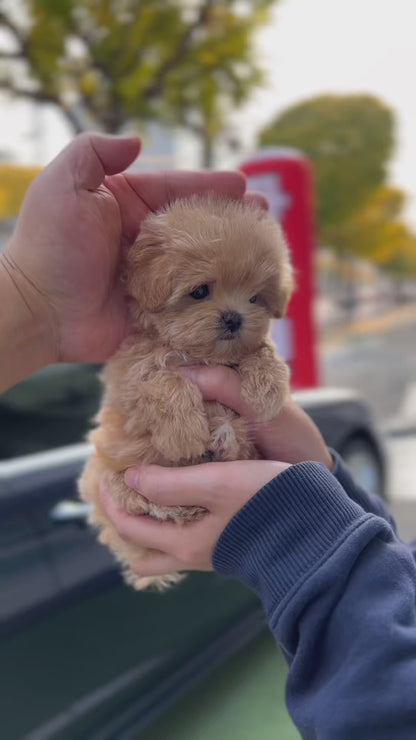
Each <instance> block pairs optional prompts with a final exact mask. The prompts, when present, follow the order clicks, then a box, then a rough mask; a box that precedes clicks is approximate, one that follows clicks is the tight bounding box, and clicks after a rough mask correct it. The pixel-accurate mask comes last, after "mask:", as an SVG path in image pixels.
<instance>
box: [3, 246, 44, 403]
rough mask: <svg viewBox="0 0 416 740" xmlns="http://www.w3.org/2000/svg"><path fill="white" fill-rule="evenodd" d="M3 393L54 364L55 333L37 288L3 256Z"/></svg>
mask: <svg viewBox="0 0 416 740" xmlns="http://www.w3.org/2000/svg"><path fill="white" fill-rule="evenodd" d="M0 296H1V305H2V309H1V311H0V392H1V393H2V392H3V391H5V390H7V388H10V387H12V386H13V385H15V384H16V383H18V382H19V381H20V380H23V379H24V378H25V377H27V376H28V375H30V374H31V373H33V372H35V371H36V370H38V369H39V368H41V367H44V366H45V365H47V364H49V363H50V362H53V361H54V359H55V358H54V350H53V347H54V330H53V327H52V325H51V321H50V319H49V318H48V311H47V310H46V309H44V308H42V305H41V302H40V301H39V298H38V296H36V289H35V288H34V287H33V286H31V285H30V284H28V283H27V281H26V282H24V281H23V280H22V278H21V276H20V275H19V273H18V271H17V270H16V268H15V267H14V265H13V262H12V261H10V260H9V259H8V258H7V256H6V254H3V255H1V257H0Z"/></svg>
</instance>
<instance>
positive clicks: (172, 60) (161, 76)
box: [144, 0, 213, 98]
mask: <svg viewBox="0 0 416 740" xmlns="http://www.w3.org/2000/svg"><path fill="white" fill-rule="evenodd" d="M212 3H213V0H205V2H204V3H203V4H202V6H201V8H200V11H199V13H198V15H197V17H196V19H195V21H194V23H191V24H190V25H189V26H188V28H187V29H186V31H185V33H184V34H183V36H182V38H181V39H180V40H179V42H178V45H177V47H176V49H175V51H174V52H173V54H171V56H170V57H168V59H165V61H164V62H163V64H162V65H161V67H160V69H159V70H158V72H157V73H156V76H155V78H154V80H153V81H152V82H151V84H150V85H148V87H147V88H146V90H144V97H145V98H153V97H157V96H158V95H160V93H161V92H162V89H163V85H164V82H165V79H166V77H167V75H168V74H169V72H170V71H171V70H172V69H174V67H175V66H176V65H177V64H178V63H179V62H180V61H182V59H183V58H184V56H186V54H187V52H188V50H189V47H190V45H191V42H192V38H193V36H194V34H195V32H196V31H197V30H199V29H200V28H202V26H203V25H204V23H205V22H206V20H207V18H208V15H209V11H210V9H211V7H212Z"/></svg>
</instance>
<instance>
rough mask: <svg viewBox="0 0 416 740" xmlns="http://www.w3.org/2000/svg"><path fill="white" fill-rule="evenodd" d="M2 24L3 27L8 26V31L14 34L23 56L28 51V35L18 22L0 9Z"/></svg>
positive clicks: (0, 21) (0, 22) (0, 24)
mask: <svg viewBox="0 0 416 740" xmlns="http://www.w3.org/2000/svg"><path fill="white" fill-rule="evenodd" d="M0 26H2V27H3V28H7V30H8V31H10V33H11V34H12V36H13V38H14V40H15V41H17V43H18V45H19V52H20V54H21V55H22V56H24V55H25V54H26V51H27V37H26V36H25V34H24V33H23V31H22V30H21V29H20V28H19V27H18V26H17V25H16V23H13V21H12V20H11V18H10V17H9V16H8V15H7V14H6V13H4V12H2V11H1V10H0Z"/></svg>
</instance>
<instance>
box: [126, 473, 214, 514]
mask: <svg viewBox="0 0 416 740" xmlns="http://www.w3.org/2000/svg"><path fill="white" fill-rule="evenodd" d="M223 465H224V463H204V464H202V465H191V466H189V467H184V468H164V467H162V466H159V465H145V466H140V467H138V468H129V469H128V470H127V471H126V474H125V481H126V483H127V485H128V486H130V488H134V489H135V490H136V491H140V493H141V495H142V496H144V497H145V498H146V499H148V500H149V501H151V502H152V503H154V504H161V505H164V506H170V505H173V506H201V507H202V508H204V509H209V508H210V505H211V502H212V498H213V493H214V492H215V491H218V487H219V486H220V485H221V474H222V466H223Z"/></svg>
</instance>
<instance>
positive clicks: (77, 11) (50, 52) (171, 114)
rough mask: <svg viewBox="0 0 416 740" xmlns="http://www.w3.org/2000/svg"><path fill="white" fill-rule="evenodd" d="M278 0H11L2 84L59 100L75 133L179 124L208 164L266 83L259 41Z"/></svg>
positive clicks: (3, 23) (0, 21)
mask: <svg viewBox="0 0 416 740" xmlns="http://www.w3.org/2000/svg"><path fill="white" fill-rule="evenodd" d="M6 2H7V0H3V6H4V5H5V4H6ZM274 2H277V0H192V2H191V1H190V0H118V1H116V0H21V3H20V6H21V7H20V13H19V12H18V10H19V4H18V3H15V2H13V1H12V0H8V6H7V8H6V9H3V10H1V11H0V28H3V30H4V31H5V32H6V36H7V39H8V40H7V44H5V48H4V49H3V51H2V52H0V59H2V60H3V68H2V74H1V77H0V88H2V89H4V90H7V91H9V92H10V93H12V94H14V95H16V96H18V97H23V98H28V99H31V100H35V101H37V102H39V103H52V104H53V105H56V106H57V107H58V108H59V109H60V110H61V111H62V113H63V114H64V116H65V117H66V118H67V120H68V121H69V123H70V124H71V126H72V128H73V130H74V132H76V133H78V132H80V131H82V130H84V129H85V128H87V127H90V126H94V127H96V128H100V129H101V130H104V131H106V132H108V133H116V132H119V131H120V130H121V129H122V128H123V126H125V125H126V124H127V123H128V122H130V121H132V120H135V121H143V120H149V119H157V120H162V121H164V122H166V123H171V124H181V125H182V126H185V127H189V128H191V129H192V130H193V131H194V132H196V133H197V134H199V135H200V136H201V137H202V138H203V139H204V141H205V159H206V160H208V159H209V158H210V155H211V146H212V142H213V139H214V137H215V136H216V135H217V134H218V132H219V131H220V130H221V129H222V127H223V126H224V123H225V118H226V113H227V110H228V109H230V108H231V107H232V106H233V107H235V106H238V105H240V104H241V103H243V102H244V101H245V100H246V99H247V97H248V96H249V94H250V92H251V90H252V89H253V87H254V86H255V85H257V84H258V83H259V82H260V79H261V74H262V73H261V69H260V67H259V65H258V63H257V61H256V59H255V58H254V53H253V47H252V37H253V33H254V31H255V30H256V29H257V28H258V27H259V26H260V25H261V24H262V23H264V22H265V21H266V20H267V17H268V10H269V9H270V7H271V5H272V4H273V3H274ZM16 6H17V7H16ZM22 10H23V13H22V12H21V11H22ZM206 163H208V162H206Z"/></svg>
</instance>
